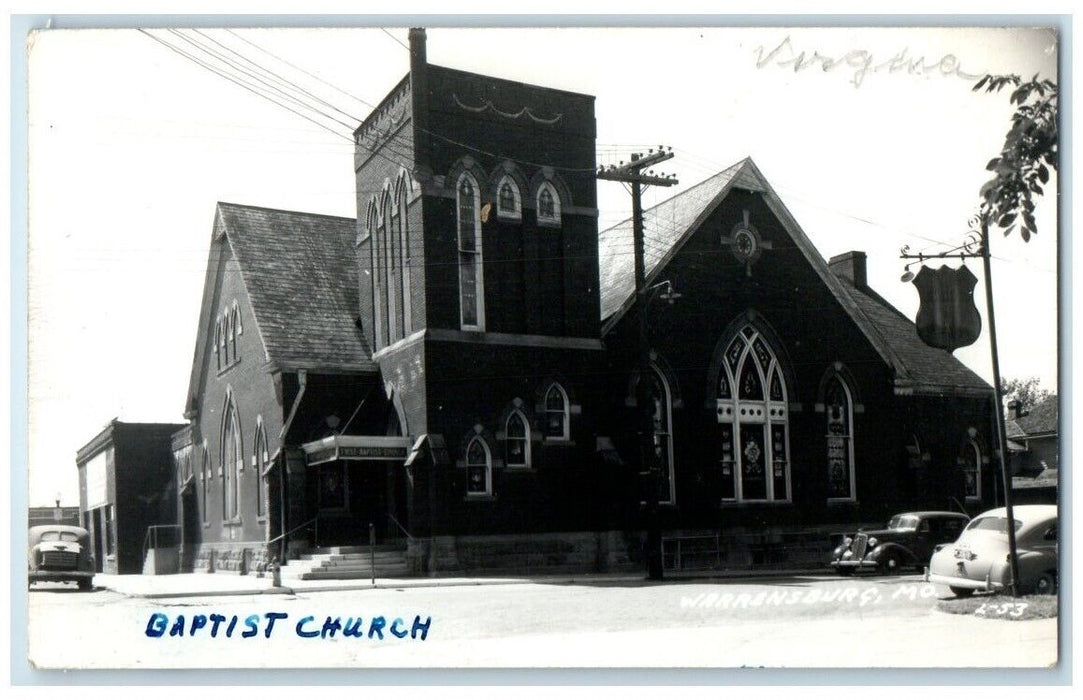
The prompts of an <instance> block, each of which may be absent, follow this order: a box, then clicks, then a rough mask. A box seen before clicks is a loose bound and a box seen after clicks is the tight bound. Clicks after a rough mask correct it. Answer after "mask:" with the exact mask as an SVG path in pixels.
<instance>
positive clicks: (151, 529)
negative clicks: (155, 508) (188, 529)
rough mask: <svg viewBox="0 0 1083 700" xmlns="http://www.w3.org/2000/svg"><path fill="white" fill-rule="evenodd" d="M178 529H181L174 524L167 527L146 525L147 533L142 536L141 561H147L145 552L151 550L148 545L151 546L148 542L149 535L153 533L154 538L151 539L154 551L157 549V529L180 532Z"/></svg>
mask: <svg viewBox="0 0 1083 700" xmlns="http://www.w3.org/2000/svg"><path fill="white" fill-rule="evenodd" d="M180 527H181V526H180V525H178V524H175V523H170V524H168V525H148V526H147V531H146V533H145V534H144V535H143V561H146V560H147V550H149V549H150V548H151V547H150V545H151V542H150V540H151V533H154V538H153V539H154V543H153V544H154V549H157V548H158V530H159V529H167V528H168V529H173V530H180Z"/></svg>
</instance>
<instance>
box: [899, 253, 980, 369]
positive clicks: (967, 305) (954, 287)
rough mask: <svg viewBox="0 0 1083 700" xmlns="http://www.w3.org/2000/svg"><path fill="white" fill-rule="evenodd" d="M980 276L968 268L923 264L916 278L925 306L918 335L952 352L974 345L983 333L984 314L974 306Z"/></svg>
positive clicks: (922, 302)
mask: <svg viewBox="0 0 1083 700" xmlns="http://www.w3.org/2000/svg"><path fill="white" fill-rule="evenodd" d="M977 283H978V278H977V277H975V276H974V273H972V272H971V271H970V270H968V269H967V268H965V267H960V268H951V267H948V266H946V265H945V266H942V267H939V268H937V269H935V270H934V269H932V268H928V267H922V268H921V270H920V271H919V272H918V274H917V276H916V277H914V286H915V287H917V288H918V294H919V295H920V297H921V306H920V307H919V308H918V316H917V321H916V323H917V327H918V337H920V338H921V340H922V341H923V342H924V343H925V344H926V345H930V346H932V347H934V348H941V349H943V350H947V351H948V352H952V351H954V350H955V349H956V348H961V347H965V346H967V345H971V344H973V343H974V341H976V340H977V339H978V336H979V335H980V334H981V315H980V314H979V313H978V307H977V306H975V305H974V285H975V284H977Z"/></svg>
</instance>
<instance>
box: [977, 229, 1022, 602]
mask: <svg viewBox="0 0 1083 700" xmlns="http://www.w3.org/2000/svg"><path fill="white" fill-rule="evenodd" d="M990 257H991V255H990V252H989V223H988V222H987V221H986V220H985V219H984V218H982V222H981V260H982V266H983V267H984V269H985V306H986V310H987V311H988V313H989V348H990V352H991V354H992V359H993V397H994V406H993V410H994V411H995V412H996V431H997V452H998V453H999V459H1000V478H1001V481H1002V482H1003V483H1004V510H1005V512H1006V514H1007V516H1008V523H1007V527H1008V563H1009V565H1010V567H1011V575H1012V581H1011V585H1010V587H1009V591H1010V593H1011V595H1012V597H1013V598H1014V597H1017V596H1018V595H1019V585H1018V582H1019V554H1018V552H1017V550H1016V546H1015V515H1014V511H1013V510H1012V476H1011V474H1010V473H1009V472H1008V460H1007V459H1006V458H1005V453H1006V452H1007V445H1006V443H1005V440H1004V435H1005V432H1006V431H1005V429H1004V409H1003V407H1002V402H1003V397H1002V396H1001V384H1000V357H999V354H998V351H997V324H996V317H995V316H994V315H993V272H992V265H991V263H990Z"/></svg>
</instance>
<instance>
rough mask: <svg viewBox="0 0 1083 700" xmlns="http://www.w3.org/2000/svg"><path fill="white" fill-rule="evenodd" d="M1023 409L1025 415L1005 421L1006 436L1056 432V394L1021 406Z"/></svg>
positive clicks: (1014, 436)
mask: <svg viewBox="0 0 1083 700" xmlns="http://www.w3.org/2000/svg"><path fill="white" fill-rule="evenodd" d="M1023 409H1024V410H1025V411H1026V413H1025V415H1022V416H1017V417H1014V418H1011V419H1009V420H1008V421H1007V422H1006V425H1007V431H1008V437H1010V438H1028V437H1039V436H1045V435H1056V434H1057V429H1058V416H1059V405H1058V403H1057V395H1056V394H1052V395H1050V396H1047V397H1045V398H1044V399H1043V400H1041V401H1039V402H1038V403H1036V404H1035V405H1033V406H1023Z"/></svg>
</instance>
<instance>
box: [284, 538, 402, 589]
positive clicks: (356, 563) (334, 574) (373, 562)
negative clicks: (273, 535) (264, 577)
mask: <svg viewBox="0 0 1083 700" xmlns="http://www.w3.org/2000/svg"><path fill="white" fill-rule="evenodd" d="M373 571H375V575H376V578H405V577H407V576H410V575H411V574H410V567H409V565H408V564H407V563H406V550H405V549H403V548H402V547H397V546H395V545H377V546H376V547H375V549H374V551H371V552H370V551H369V548H368V547H366V546H351V547H321V548H319V549H314V550H312V551H311V552H308V553H307V554H304V555H302V556H301V558H300V559H291V560H290V561H289V562H287V563H286V565H285V566H283V567H282V569H281V573H282V575H283V576H284V577H287V578H299V579H301V580H303V581H313V580H327V579H339V580H341V579H366V578H371V577H372V575H373Z"/></svg>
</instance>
